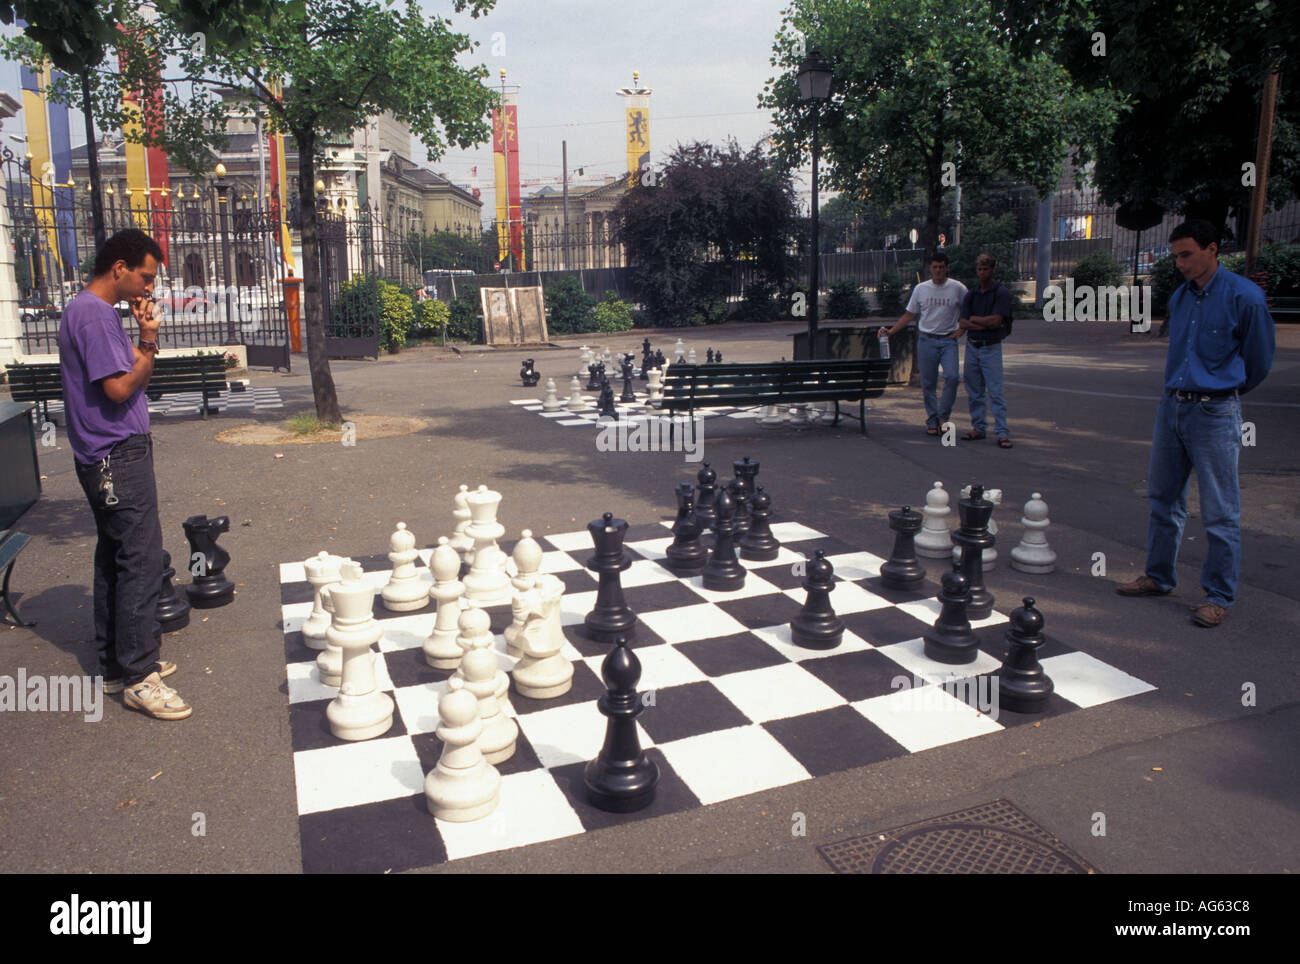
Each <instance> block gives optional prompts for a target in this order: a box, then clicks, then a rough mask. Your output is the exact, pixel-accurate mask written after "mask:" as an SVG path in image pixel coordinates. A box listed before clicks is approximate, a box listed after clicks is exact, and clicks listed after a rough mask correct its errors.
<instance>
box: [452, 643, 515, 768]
mask: <svg viewBox="0 0 1300 964" xmlns="http://www.w3.org/2000/svg"><path fill="white" fill-rule="evenodd" d="M459 672H460V673H463V674H464V676H463V678H464V680H465V689H467V690H469V691H470V692H471V693H473V694H474V696H475V697H476V698H477V699H478V716H479V722H481V723H482V724H483V732H482V733H480V734H479V738H478V745H479V749H480V750H482V751H483V758H484V759H485V760H487V761H488V763H491V764H494V765H495V764H497V763H504V762H505V761H506V760H509V759H510V758H511V757H512V756H514V755H515V741H516V740H518V739H519V724H518V723H516V722H515V721H514V720H513V719H511V718H510V717H508V716H506V714H505V713H504V712H503V709H504V706H503V703H502V701H501V700H500V698H499V696H498V692H497V674H498V673H499V672H501V671H500V670H499V669H497V656H496V653H495V652H494V651H493V650H491V649H471V650H470V651H469V652H468V653H466V654H465V658H464V659H463V660H461V664H460V670H459ZM507 685H509V684H507Z"/></svg>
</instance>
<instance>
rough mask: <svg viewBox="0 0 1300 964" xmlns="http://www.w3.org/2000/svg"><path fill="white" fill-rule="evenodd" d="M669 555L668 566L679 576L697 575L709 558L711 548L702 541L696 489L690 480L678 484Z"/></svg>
mask: <svg viewBox="0 0 1300 964" xmlns="http://www.w3.org/2000/svg"><path fill="white" fill-rule="evenodd" d="M667 557H668V562H667V565H668V568H669V569H671V570H672V571H673V572H674V573H676V574H677V575H679V576H693V575H695V574H696V573H697V572H699V571H700V570H701V569H703V568H704V563H705V562H706V561H707V560H708V558H709V550H708V549H707V548H706V547H705V546H704V544H703V543H702V542H701V541H700V524H699V522H698V521H697V520H696V518H695V489H694V487H693V486H692V485H691V483H689V482H682V483H680V484H679V485H678V486H677V519H676V521H675V522H673V544H672V545H670V546H669V547H668V550H667Z"/></svg>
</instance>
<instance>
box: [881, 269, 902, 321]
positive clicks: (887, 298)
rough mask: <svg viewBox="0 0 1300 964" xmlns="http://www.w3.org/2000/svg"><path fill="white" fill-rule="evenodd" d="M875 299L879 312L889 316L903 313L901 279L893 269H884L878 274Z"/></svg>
mask: <svg viewBox="0 0 1300 964" xmlns="http://www.w3.org/2000/svg"><path fill="white" fill-rule="evenodd" d="M876 301H877V302H879V304H878V310H879V312H880V314H882V315H884V316H886V317H889V316H891V315H892V316H897V315H900V314H902V313H903V280H902V279H901V278H899V276H898V274H897V273H896V272H894V271H886V272H885V273H884V274H882V275H881V276H880V287H879V288H877V289H876Z"/></svg>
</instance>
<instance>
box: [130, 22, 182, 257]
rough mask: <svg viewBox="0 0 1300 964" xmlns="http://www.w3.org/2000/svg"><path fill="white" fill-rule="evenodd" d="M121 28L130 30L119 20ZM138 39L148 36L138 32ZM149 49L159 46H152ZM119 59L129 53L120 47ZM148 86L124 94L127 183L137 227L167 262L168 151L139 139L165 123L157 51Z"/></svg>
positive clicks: (169, 203)
mask: <svg viewBox="0 0 1300 964" xmlns="http://www.w3.org/2000/svg"><path fill="white" fill-rule="evenodd" d="M117 28H118V30H120V31H122V33H123V34H127V33H128V31H127V29H126V28H125V27H123V26H122V25H121V24H120V23H119V24H118V25H117ZM135 39H141V40H147V35H146V34H145V33H143V32H141V33H138V34H137V35H136V38H135ZM149 49H150V50H156V48H154V47H152V46H149ZM117 56H118V61H119V62H121V60H122V59H123V58H124V57H125V56H126V55H125V53H124V52H123V49H122V48H121V47H118V53H117ZM148 57H149V61H148V63H147V65H146V66H147V67H148V71H149V72H148V74H147V75H146V76H147V78H148V79H147V81H146V84H147V86H146V87H144V88H143V89H140V90H133V91H128V92H126V93H124V94H123V95H122V107H123V109H124V111H125V112H126V113H127V115H128V118H129V119H128V121H127V123H126V124H125V125H124V126H123V130H122V135H123V137H124V139H125V141H126V143H125V144H124V145H123V147H124V148H125V150H126V186H127V188H128V189H129V190H130V199H129V202H128V203H129V206H130V210H131V212H132V218H131V220H132V221H133V222H134V223H135V225H136V227H139V228H141V229H142V230H145V231H148V232H149V233H150V234H151V235H152V236H153V239H154V240H155V241H157V242H158V246H159V247H161V248H162V250H163V263H164V264H167V255H168V252H167V246H168V242H169V240H170V238H169V229H170V224H171V190H170V188H169V186H168V174H167V154H166V152H165V151H163V149H162V148H160V147H145V146H144V145H143V144H141V143H139V141H140V139H141V138H142V137H143V135H144V134H145V133H146V132H147V133H148V134H149V135H150V136H154V135H156V134H157V133H158V132H159V131H161V129H162V124H163V97H162V80H161V77H160V74H159V71H160V69H161V66H162V64H161V62H160V59H159V57H158V55H157V54H156V53H150V54H148Z"/></svg>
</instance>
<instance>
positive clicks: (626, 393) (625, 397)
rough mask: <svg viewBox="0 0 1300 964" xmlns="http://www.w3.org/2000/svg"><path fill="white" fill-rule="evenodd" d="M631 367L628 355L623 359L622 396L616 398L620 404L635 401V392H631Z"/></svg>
mask: <svg viewBox="0 0 1300 964" xmlns="http://www.w3.org/2000/svg"><path fill="white" fill-rule="evenodd" d="M632 366H633V359H632V356H631V355H628V356H626V357H625V358H624V359H623V394H622V395H620V396H619V397H618V400H619V401H620V402H635V401H636V392H634V391H632Z"/></svg>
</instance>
